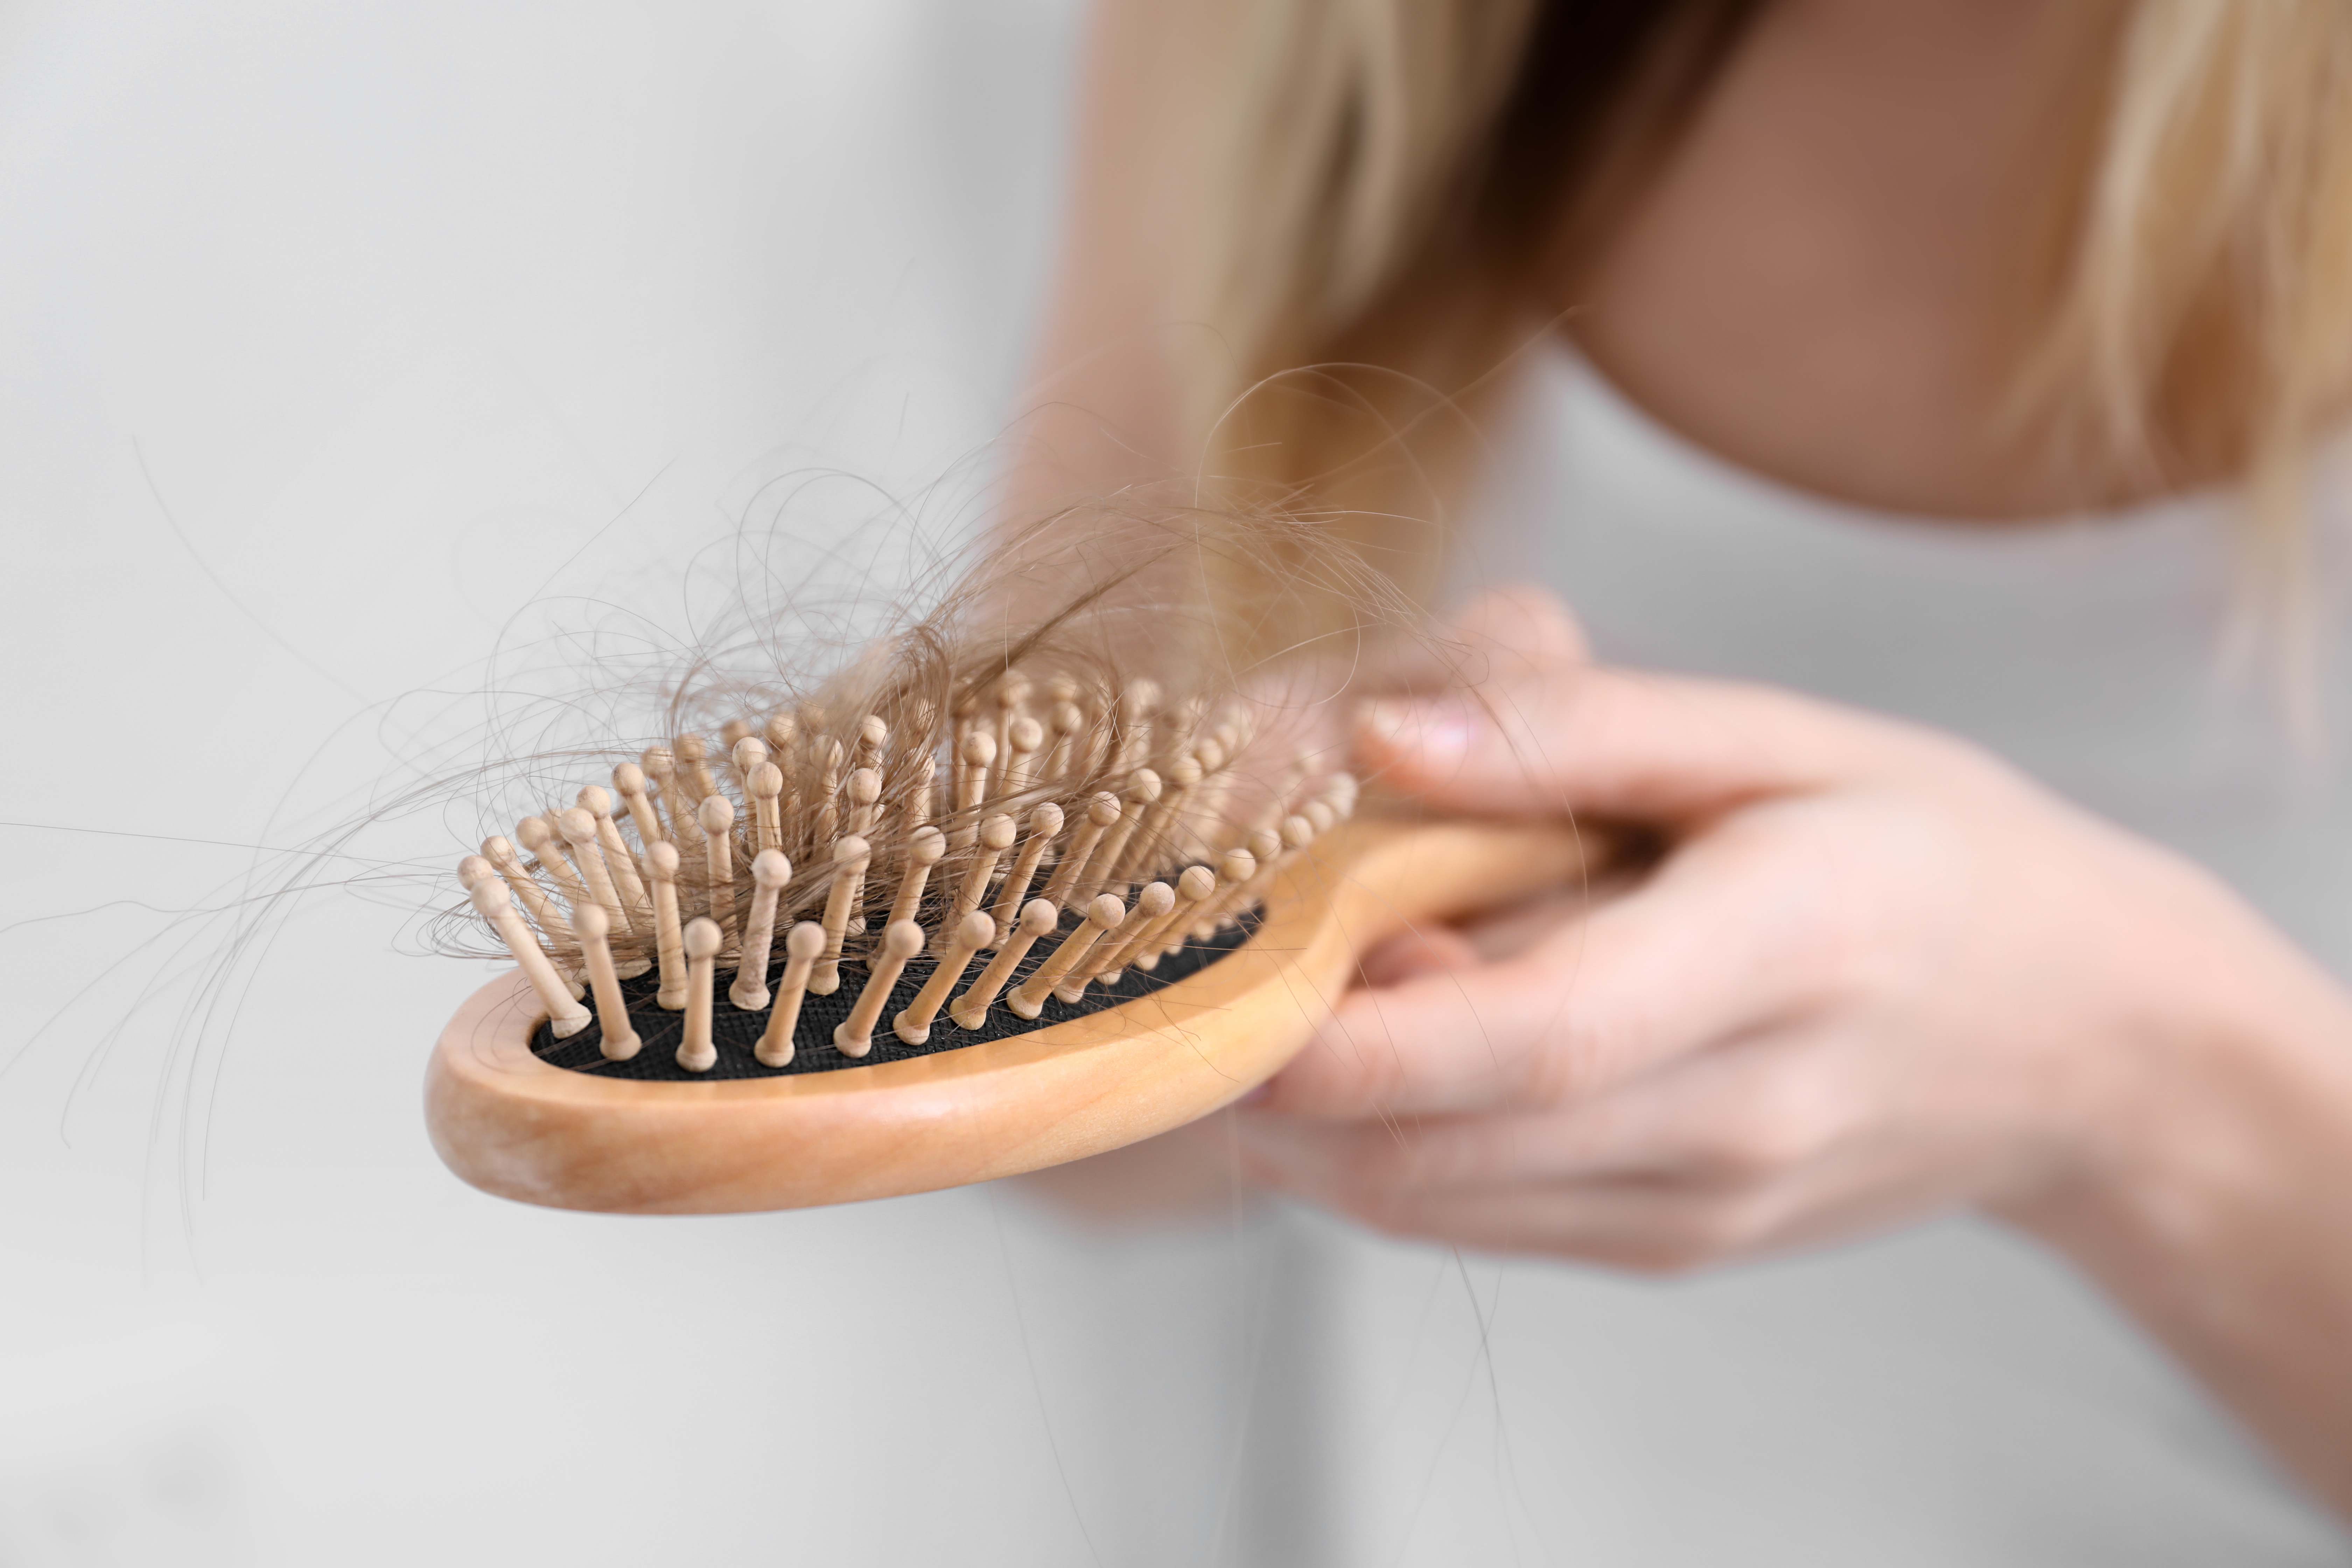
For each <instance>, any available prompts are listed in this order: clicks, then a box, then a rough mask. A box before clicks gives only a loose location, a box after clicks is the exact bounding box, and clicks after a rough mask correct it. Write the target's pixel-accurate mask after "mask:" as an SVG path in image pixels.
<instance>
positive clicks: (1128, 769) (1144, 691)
mask: <svg viewBox="0 0 2352 1568" xmlns="http://www.w3.org/2000/svg"><path fill="white" fill-rule="evenodd" d="M1159 711H1160V683H1159V682H1158V681H1156V680H1130V681H1129V682H1128V683H1127V689H1126V690H1125V691H1123V692H1121V693H1120V694H1119V699H1118V757H1117V759H1116V760H1115V764H1114V766H1115V771H1116V772H1118V773H1133V772H1134V771H1135V770H1136V769H1138V768H1139V767H1141V766H1142V765H1143V764H1144V763H1145V762H1146V761H1147V760H1148V759H1149V758H1150V755H1151V718H1152V715H1153V714H1155V713H1157V712H1159Z"/></svg>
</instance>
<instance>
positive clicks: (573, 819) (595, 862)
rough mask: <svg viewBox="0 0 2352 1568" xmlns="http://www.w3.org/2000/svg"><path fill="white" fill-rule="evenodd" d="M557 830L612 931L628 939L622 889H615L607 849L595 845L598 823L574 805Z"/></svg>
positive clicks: (627, 920)
mask: <svg viewBox="0 0 2352 1568" xmlns="http://www.w3.org/2000/svg"><path fill="white" fill-rule="evenodd" d="M556 826H559V827H561V828H562V830H563V840H564V842H565V843H567V844H569V845H571V846H572V859H573V860H574V861H575V862H576V863H577V864H578V866H579V868H580V875H581V878H582V879H583V880H584V881H585V882H586V883H587V884H588V893H589V896H590V897H591V898H593V899H594V900H596V902H597V903H598V904H600V905H602V906H603V907H604V913H605V914H606V916H608V917H609V918H610V919H611V921H612V929H613V930H614V931H619V932H620V933H621V934H622V935H624V936H626V935H628V934H629V933H630V929H631V928H630V925H629V916H628V911H626V910H624V909H622V908H621V893H620V889H618V888H616V887H614V885H613V872H612V868H610V867H608V866H606V865H605V864H604V846H603V845H602V844H600V843H598V842H597V841H596V819H595V818H594V817H593V816H590V815H589V814H588V812H587V811H586V810H585V809H584V808H583V807H581V806H576V805H575V806H573V807H572V809H571V810H570V811H567V812H565V813H564V814H563V815H562V816H561V817H559V818H558V819H557V822H556ZM574 923H575V924H576V923H577V921H575V922H574Z"/></svg>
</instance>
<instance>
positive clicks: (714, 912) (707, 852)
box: [694, 795, 735, 934]
mask: <svg viewBox="0 0 2352 1568" xmlns="http://www.w3.org/2000/svg"><path fill="white" fill-rule="evenodd" d="M694 815H695V820H696V821H698V822H699V823H700V824H701V825H702V835H703V838H702V850H703V863H704V865H705V866H706V867H707V868H708V872H707V875H708V876H709V884H710V885H709V894H710V899H709V912H710V918H711V919H712V920H714V921H717V922H719V931H720V932H721V933H722V934H723V933H724V932H725V931H727V929H728V928H729V927H730V926H731V925H733V924H734V923H735V848H734V840H735V835H734V827H735V803H734V802H733V801H731V800H729V799H728V798H727V797H726V796H725V795H709V796H706V797H705V798H704V800H703V802H702V805H701V807H700V809H698V811H696V813H695V814H694Z"/></svg>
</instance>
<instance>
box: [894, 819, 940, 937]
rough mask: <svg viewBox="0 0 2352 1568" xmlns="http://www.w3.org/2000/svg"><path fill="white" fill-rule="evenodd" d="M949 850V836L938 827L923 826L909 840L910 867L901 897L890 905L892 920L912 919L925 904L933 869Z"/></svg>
mask: <svg viewBox="0 0 2352 1568" xmlns="http://www.w3.org/2000/svg"><path fill="white" fill-rule="evenodd" d="M947 852H948V839H947V835H946V834H944V833H941V832H940V830H939V829H938V828H936V827H922V828H918V829H916V831H915V836H914V837H912V838H909V839H908V841H907V870H906V874H905V875H904V876H902V877H901V878H899V879H898V898H897V899H896V900H893V901H892V902H891V905H890V921H891V923H892V924H893V925H895V924H897V923H898V921H910V920H913V919H914V918H915V916H916V915H917V914H918V913H919V912H920V911H921V910H922V907H923V888H924V885H925V884H926V883H928V882H929V880H930V877H931V868H932V867H934V866H936V865H938V864H939V862H940V856H942V855H944V854H946V853H947Z"/></svg>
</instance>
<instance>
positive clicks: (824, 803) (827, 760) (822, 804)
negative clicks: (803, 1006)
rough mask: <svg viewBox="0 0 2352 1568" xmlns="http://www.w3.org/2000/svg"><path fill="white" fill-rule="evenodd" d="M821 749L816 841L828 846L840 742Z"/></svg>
mask: <svg viewBox="0 0 2352 1568" xmlns="http://www.w3.org/2000/svg"><path fill="white" fill-rule="evenodd" d="M823 747H824V765H823V768H822V771H821V773H820V775H819V777H818V779H817V785H816V841H817V842H818V843H819V844H830V843H832V842H833V839H834V837H835V835H836V834H838V833H839V832H840V831H841V742H838V741H825V742H823ZM820 994H822V993H820Z"/></svg>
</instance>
